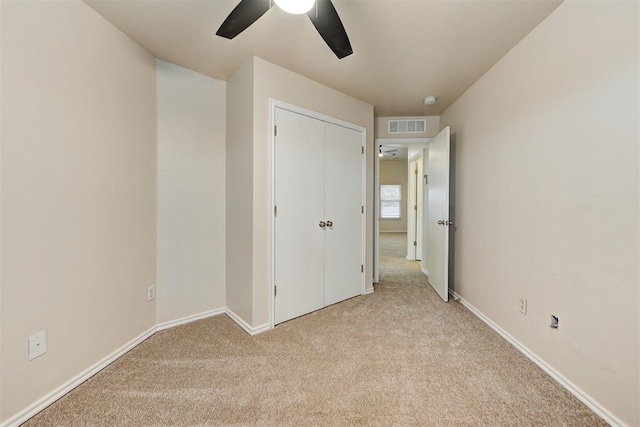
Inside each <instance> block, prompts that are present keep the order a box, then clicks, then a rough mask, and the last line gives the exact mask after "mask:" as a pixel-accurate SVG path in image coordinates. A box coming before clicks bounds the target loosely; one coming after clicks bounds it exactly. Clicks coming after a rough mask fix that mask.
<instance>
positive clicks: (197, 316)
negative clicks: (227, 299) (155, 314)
mask: <svg viewBox="0 0 640 427" xmlns="http://www.w3.org/2000/svg"><path fill="white" fill-rule="evenodd" d="M226 310H227V309H226V308H225V307H222V308H216V309H215V310H209V311H203V312H202V313H198V314H193V315H191V316H186V317H182V318H180V319H176V320H170V321H168V322H164V323H158V324H157V325H156V331H162V330H164V329H169V328H173V327H175V326H180V325H184V324H185V323H191V322H195V321H196V320H201V319H206V318H207V317H213V316H217V315H219V314H223V313H226V312H227V311H226Z"/></svg>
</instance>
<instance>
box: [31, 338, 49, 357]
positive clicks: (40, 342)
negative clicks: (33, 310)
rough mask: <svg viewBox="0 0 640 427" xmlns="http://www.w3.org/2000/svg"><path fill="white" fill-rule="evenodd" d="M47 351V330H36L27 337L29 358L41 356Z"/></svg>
mask: <svg viewBox="0 0 640 427" xmlns="http://www.w3.org/2000/svg"><path fill="white" fill-rule="evenodd" d="M46 352H47V331H41V332H38V333H37V334H35V335H31V336H30V337H29V346H28V355H29V360H33V359H35V358H36V357H38V356H42V355H43V354H45V353H46Z"/></svg>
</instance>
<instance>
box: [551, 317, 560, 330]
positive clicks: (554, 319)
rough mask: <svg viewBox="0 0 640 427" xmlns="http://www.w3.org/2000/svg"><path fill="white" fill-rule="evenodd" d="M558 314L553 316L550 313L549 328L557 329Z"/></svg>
mask: <svg viewBox="0 0 640 427" xmlns="http://www.w3.org/2000/svg"><path fill="white" fill-rule="evenodd" d="M558 322H559V319H558V316H554V315H553V314H552V315H551V324H550V325H549V327H550V328H551V329H558Z"/></svg>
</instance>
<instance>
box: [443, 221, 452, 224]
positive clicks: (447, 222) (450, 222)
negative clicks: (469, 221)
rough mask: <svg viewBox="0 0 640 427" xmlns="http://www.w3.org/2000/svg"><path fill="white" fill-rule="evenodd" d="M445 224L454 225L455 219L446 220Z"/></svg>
mask: <svg viewBox="0 0 640 427" xmlns="http://www.w3.org/2000/svg"><path fill="white" fill-rule="evenodd" d="M445 225H453V221H445Z"/></svg>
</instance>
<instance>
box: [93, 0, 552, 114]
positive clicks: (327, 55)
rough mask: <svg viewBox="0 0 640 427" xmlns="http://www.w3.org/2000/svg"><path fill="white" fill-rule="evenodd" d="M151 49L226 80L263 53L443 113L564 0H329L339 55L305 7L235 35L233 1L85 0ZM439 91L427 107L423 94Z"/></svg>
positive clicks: (391, 109)
mask: <svg viewBox="0 0 640 427" xmlns="http://www.w3.org/2000/svg"><path fill="white" fill-rule="evenodd" d="M85 1H86V3H87V4H89V5H90V6H91V7H92V8H93V9H95V10H96V11H97V12H98V13H100V14H101V15H102V16H104V17H105V18H106V19H108V20H109V21H111V22H112V23H113V24H114V25H115V26H116V27H118V28H120V29H121V30H122V31H124V32H125V33H126V34H127V35H129V37H131V38H132V39H133V40H135V41H136V42H138V43H139V44H140V45H141V46H143V47H144V48H145V49H147V50H148V51H149V52H151V54H153V55H154V56H155V57H157V58H159V59H162V60H164V61H167V62H171V63H173V64H177V65H181V66H183V67H186V68H189V69H191V70H194V71H198V72H200V73H203V74H206V75H209V76H212V77H215V78H218V79H221V80H226V79H228V78H229V76H231V75H232V74H233V73H234V72H235V71H236V70H237V69H238V68H239V67H240V66H241V65H242V64H243V63H244V62H245V61H246V60H247V59H248V58H249V57H251V56H252V55H256V56H259V57H261V58H263V59H265V60H267V61H270V62H273V63H275V64H278V65H280V66H282V67H285V68H288V69H290V70H292V71H294V72H296V73H298V74H302V75H304V76H307V77H309V78H311V79H313V80H315V81H318V82H320V83H323V84H325V85H327V86H330V87H333V88H335V89H337V90H339V91H340V92H344V93H346V94H349V95H351V96H353V97H355V98H358V99H361V100H363V101H365V102H368V103H370V104H373V105H374V107H375V115H376V116H414V115H415V116H422V115H439V114H440V113H441V112H442V111H443V110H444V109H446V108H447V107H448V106H449V105H450V104H451V103H452V102H453V101H454V100H455V99H456V98H458V96H460V95H461V94H462V93H463V92H464V91H465V90H466V89H467V88H469V87H470V86H471V85H472V84H473V83H474V82H475V81H476V80H478V78H480V77H481V76H482V74H484V73H485V72H486V71H487V70H488V69H489V68H491V66H493V65H494V64H495V63H496V62H497V61H498V60H499V59H500V58H502V56H504V54H505V53H507V52H508V51H509V50H510V49H511V48H512V47H513V46H515V45H516V44H517V43H518V42H519V41H520V40H521V39H522V38H523V37H524V36H525V35H526V34H527V33H529V31H531V30H532V29H533V28H534V27H535V26H536V25H538V24H539V23H540V22H541V21H542V20H543V19H544V18H545V17H547V16H548V15H549V14H550V13H551V12H552V11H553V10H554V9H555V8H556V7H557V6H558V5H559V4H560V3H561V2H562V0H497V1H488V0H443V1H431V0H333V4H334V5H335V7H336V9H337V11H338V13H339V14H340V17H341V19H342V22H343V24H344V26H345V28H346V30H347V33H348V35H349V38H350V40H351V45H352V46H353V50H354V53H353V55H351V56H348V57H346V58H344V59H342V60H339V59H337V58H336V57H335V56H334V54H333V53H332V52H331V50H330V49H329V48H328V47H327V45H326V44H325V43H324V41H323V40H322V38H321V37H320V35H319V34H318V33H317V31H316V29H315V28H314V27H313V25H312V24H311V21H310V20H309V18H308V17H307V16H306V15H289V14H287V13H285V12H283V11H282V10H280V9H279V8H278V7H276V6H274V7H272V8H271V10H269V11H268V12H267V13H266V14H265V15H264V16H262V17H261V18H260V19H259V20H258V21H256V22H255V23H254V24H253V25H252V26H250V27H249V28H248V29H247V30H246V31H244V32H243V33H241V34H240V35H239V36H237V37H236V38H235V39H233V40H227V39H223V38H221V37H218V36H216V35H215V32H216V30H217V29H218V27H219V26H220V24H221V23H222V21H224V19H225V18H226V17H227V15H228V14H229V13H230V12H231V10H233V8H234V7H235V6H236V4H237V3H238V2H239V0H206V1H205V0H85ZM427 95H436V96H438V98H439V101H438V102H437V103H436V104H435V105H433V106H425V105H424V104H423V102H422V100H423V98H424V97H425V96H427Z"/></svg>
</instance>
